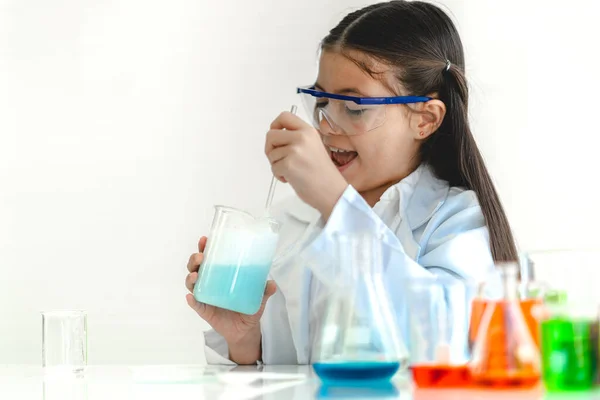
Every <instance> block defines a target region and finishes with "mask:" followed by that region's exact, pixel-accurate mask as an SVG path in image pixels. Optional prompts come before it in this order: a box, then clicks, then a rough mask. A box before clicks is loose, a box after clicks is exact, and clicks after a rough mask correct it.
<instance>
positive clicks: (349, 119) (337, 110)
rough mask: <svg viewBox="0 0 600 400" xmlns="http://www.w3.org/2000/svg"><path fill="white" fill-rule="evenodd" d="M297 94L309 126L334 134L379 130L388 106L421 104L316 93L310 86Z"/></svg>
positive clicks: (411, 98) (403, 98)
mask: <svg viewBox="0 0 600 400" xmlns="http://www.w3.org/2000/svg"><path fill="white" fill-rule="evenodd" d="M297 91H298V94H300V97H301V98H302V103H303V104H304V107H305V109H306V112H307V115H308V116H309V118H310V119H311V122H312V124H313V125H314V126H315V128H317V129H321V127H322V124H323V123H324V122H326V123H327V124H328V125H329V127H330V128H331V132H333V133H335V134H338V135H360V134H362V133H366V132H369V131H372V130H373V129H376V128H379V127H380V126H381V125H383V123H384V122H385V111H386V106H387V105H390V104H411V103H424V102H426V101H429V100H431V98H430V97H425V96H396V97H354V96H344V95H340V94H334V93H327V92H320V91H318V90H315V87H314V86H310V87H299V88H298V89H297Z"/></svg>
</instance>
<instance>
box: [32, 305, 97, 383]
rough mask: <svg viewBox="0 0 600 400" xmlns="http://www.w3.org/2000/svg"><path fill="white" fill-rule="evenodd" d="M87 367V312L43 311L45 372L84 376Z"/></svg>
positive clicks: (43, 362) (43, 361)
mask: <svg viewBox="0 0 600 400" xmlns="http://www.w3.org/2000/svg"><path fill="white" fill-rule="evenodd" d="M86 365H87V315H86V313H85V312H84V311H76V310H64V311H62V310H61V311H47V312H42V367H44V371H45V373H75V374H78V373H82V372H83V371H84V369H85V366H86Z"/></svg>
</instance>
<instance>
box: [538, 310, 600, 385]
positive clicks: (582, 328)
mask: <svg viewBox="0 0 600 400" xmlns="http://www.w3.org/2000/svg"><path fill="white" fill-rule="evenodd" d="M545 311H546V313H545V314H546V315H545V316H544V318H543V319H542V321H541V326H540V332H541V342H542V376H543V379H544V385H545V386H546V389H547V390H548V391H569V390H586V389H591V388H592V387H593V385H594V381H595V378H596V377H595V374H596V371H595V368H596V363H595V352H594V347H595V343H594V342H597V341H598V336H597V329H598V319H597V315H595V314H596V313H594V309H593V307H588V309H587V310H585V309H583V308H581V307H573V306H569V305H567V304H563V305H555V306H547V307H546V310H545Z"/></svg>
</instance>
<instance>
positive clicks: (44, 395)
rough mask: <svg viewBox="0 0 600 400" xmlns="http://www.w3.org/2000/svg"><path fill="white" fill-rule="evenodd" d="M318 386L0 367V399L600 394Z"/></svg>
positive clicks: (206, 369) (196, 370)
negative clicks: (50, 373) (64, 373)
mask: <svg viewBox="0 0 600 400" xmlns="http://www.w3.org/2000/svg"><path fill="white" fill-rule="evenodd" d="M322 390H323V388H322V387H321V385H320V382H319V380H318V378H316V376H315V375H314V374H313V372H312V369H311V368H310V367H307V366H263V367H260V368H258V367H236V368H233V369H232V368H229V367H216V366H193V365H187V366H132V367H122V366H121V367H119V366H91V367H88V369H87V370H86V373H85V375H84V376H83V377H79V378H76V377H67V378H59V377H50V376H44V373H43V371H42V369H41V368H40V367H33V366H0V400H9V399H10V400H32V399H35V400H59V399H60V400H96V399H103V400H104V399H107V400H121V399H144V400H154V399H165V400H178V399H182V400H203V399H205V400H229V399H231V400H245V399H256V400H279V399H282V400H309V399H402V400H411V399H415V400H478V399H482V400H512V399H514V400H537V399H553V400H562V399H564V400H592V399H593V400H596V399H598V400H600V393H598V392H594V393H589V392H588V393H576V394H548V393H544V390H543V389H542V388H541V387H538V388H535V389H530V390H522V391H517V390H510V391H484V390H475V389H470V390H441V389H438V390H432V389H429V390H423V389H413V388H412V384H411V382H410V379H408V378H407V376H406V375H404V374H398V375H397V376H396V377H395V378H394V386H393V388H391V389H390V390H388V391H383V392H377V391H372V390H371V391H369V390H366V389H365V390H362V389H352V390H349V389H337V391H331V390H330V392H329V393H322Z"/></svg>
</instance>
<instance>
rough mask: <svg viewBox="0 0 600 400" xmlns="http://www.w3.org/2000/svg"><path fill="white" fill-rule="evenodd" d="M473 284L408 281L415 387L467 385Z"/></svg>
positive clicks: (448, 280) (442, 280) (432, 279)
mask: <svg viewBox="0 0 600 400" xmlns="http://www.w3.org/2000/svg"><path fill="white" fill-rule="evenodd" d="M477 288H478V286H477V285H476V284H475V283H471V282H465V281H461V280H459V279H453V278H449V277H448V278H446V277H435V276H432V277H427V278H417V279H411V280H410V281H409V283H408V285H407V289H406V290H407V294H408V307H409V321H410V323H409V340H408V342H409V349H410V357H411V360H410V369H411V371H412V376H413V381H414V383H415V385H417V386H418V387H423V388H427V387H440V388H441V387H462V386H465V385H467V384H468V383H469V370H468V367H467V363H468V361H469V357H470V351H469V341H468V331H469V320H470V313H471V305H472V303H473V299H474V298H475V296H476V295H477Z"/></svg>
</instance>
